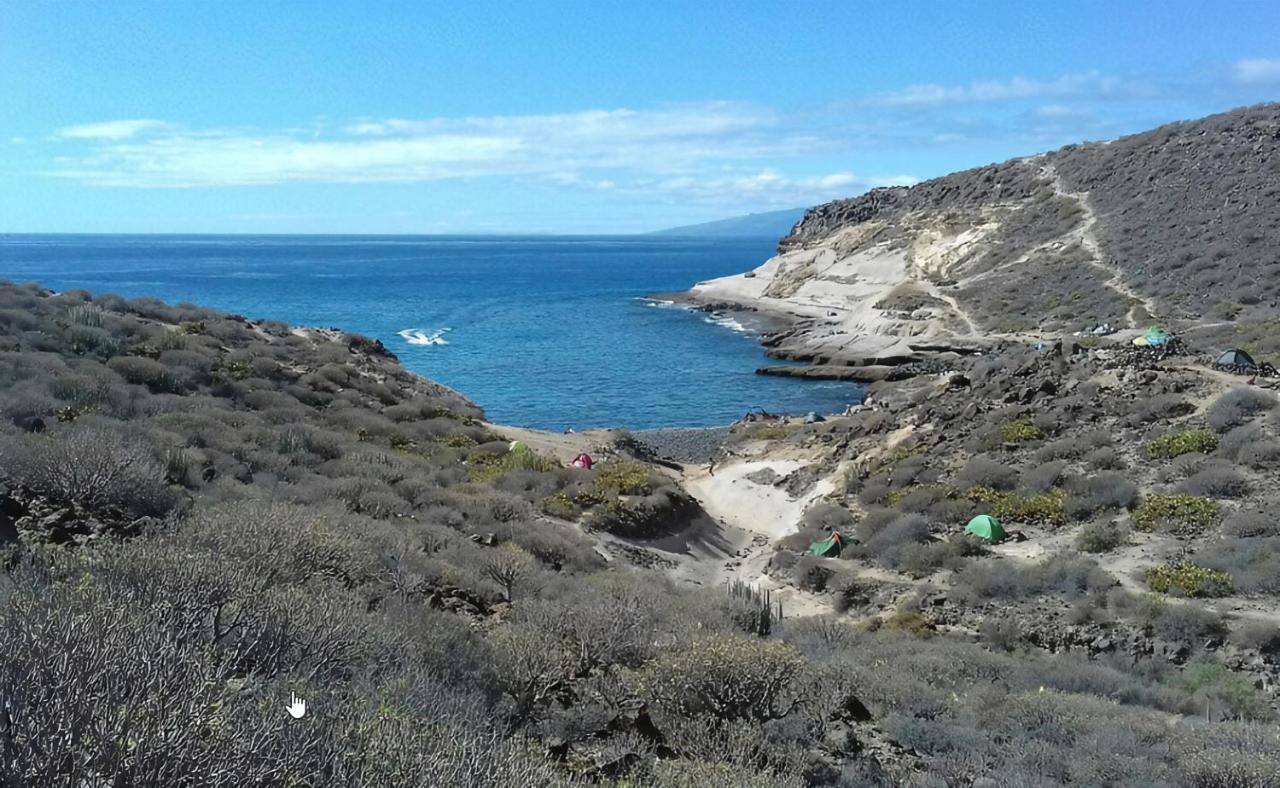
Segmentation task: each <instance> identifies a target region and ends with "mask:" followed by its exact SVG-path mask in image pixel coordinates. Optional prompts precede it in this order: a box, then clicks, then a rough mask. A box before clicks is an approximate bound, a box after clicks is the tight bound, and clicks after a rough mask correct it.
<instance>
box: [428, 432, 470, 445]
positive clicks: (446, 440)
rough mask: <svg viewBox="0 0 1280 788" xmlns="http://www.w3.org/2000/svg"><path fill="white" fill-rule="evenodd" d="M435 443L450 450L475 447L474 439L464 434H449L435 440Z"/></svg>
mask: <svg viewBox="0 0 1280 788" xmlns="http://www.w3.org/2000/svg"><path fill="white" fill-rule="evenodd" d="M436 442H437V443H443V444H444V445H445V446H448V447H449V448H451V449H473V448H475V446H476V440H475V438H472V437H471V436H470V435H467V434H466V433H464V432H451V433H449V434H448V435H445V436H443V437H441V438H437V439H436Z"/></svg>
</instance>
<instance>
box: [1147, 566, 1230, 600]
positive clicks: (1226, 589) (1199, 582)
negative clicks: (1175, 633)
mask: <svg viewBox="0 0 1280 788" xmlns="http://www.w3.org/2000/svg"><path fill="white" fill-rule="evenodd" d="M1146 580H1147V587H1148V588H1150V589H1151V590H1152V591H1156V592H1159V593H1162V594H1173V595H1176V596H1189V597H1206V596H1226V595H1227V594H1229V593H1231V591H1232V589H1233V587H1234V583H1233V582H1232V579H1231V575H1230V574H1228V573H1226V572H1220V571H1217V570H1214V569H1209V568H1207V567H1203V566H1200V565H1198V564H1194V563H1192V562H1190V561H1179V562H1177V563H1172V564H1164V565H1162V566H1157V567H1153V568H1152V569H1150V570H1148V571H1147V575H1146Z"/></svg>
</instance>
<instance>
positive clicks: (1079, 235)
mask: <svg viewBox="0 0 1280 788" xmlns="http://www.w3.org/2000/svg"><path fill="white" fill-rule="evenodd" d="M1040 177H1042V178H1044V179H1045V180H1047V181H1048V182H1049V184H1050V185H1051V186H1052V187H1053V193H1054V194H1055V195H1056V196H1058V197H1066V198H1067V199H1071V200H1075V201H1076V203H1077V204H1078V205H1079V206H1080V211H1081V215H1082V216H1084V221H1082V222H1081V223H1080V224H1079V225H1077V226H1076V227H1074V228H1072V229H1071V230H1070V231H1069V232H1067V233H1066V234H1065V235H1063V236H1062V237H1061V238H1060V239H1056V240H1058V241H1062V242H1063V243H1065V244H1070V243H1072V242H1076V243H1079V244H1080V246H1081V248H1083V249H1084V250H1085V251H1086V252H1088V253H1089V264H1090V265H1092V266H1093V267H1095V268H1097V269H1099V270H1101V271H1103V272H1104V273H1106V274H1107V280H1106V282H1105V284H1106V286H1107V287H1109V288H1111V289H1112V290H1114V291H1116V292H1117V293H1119V294H1120V295H1121V296H1123V297H1124V298H1126V299H1128V300H1129V301H1130V302H1131V303H1133V306H1131V307H1129V311H1128V312H1127V313H1126V314H1125V320H1127V321H1128V323H1129V327H1130V328H1139V327H1140V321H1139V320H1138V319H1137V317H1136V315H1135V314H1134V312H1135V310H1136V309H1137V308H1138V306H1141V307H1142V308H1143V309H1145V310H1146V311H1147V314H1148V315H1151V316H1155V315H1156V314H1158V313H1159V310H1158V309H1157V307H1156V304H1155V302H1154V301H1152V300H1151V299H1150V298H1149V297H1147V296H1144V295H1142V294H1141V293H1139V292H1138V291H1136V290H1134V289H1133V288H1132V287H1130V286H1129V285H1128V284H1127V283H1126V282H1125V281H1124V272H1123V271H1121V270H1120V269H1119V268H1118V267H1115V266H1111V265H1108V264H1107V263H1106V262H1105V260H1104V257H1103V254H1102V247H1101V245H1100V244H1099V243H1098V236H1097V234H1096V233H1094V231H1093V228H1094V227H1095V226H1096V225H1097V224H1098V214H1097V213H1095V212H1094V210H1093V206H1091V205H1089V193H1088V192H1073V191H1068V190H1067V186H1066V184H1064V183H1063V182H1062V176H1061V175H1060V174H1059V173H1058V169H1057V168H1056V167H1055V166H1054V165H1053V164H1051V163H1050V164H1045V165H1044V166H1042V167H1041V168H1040Z"/></svg>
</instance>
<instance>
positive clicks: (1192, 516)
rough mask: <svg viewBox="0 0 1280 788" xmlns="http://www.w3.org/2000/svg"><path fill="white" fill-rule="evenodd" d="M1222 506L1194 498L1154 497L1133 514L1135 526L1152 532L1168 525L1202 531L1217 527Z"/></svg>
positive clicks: (1177, 528)
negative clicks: (1158, 527) (1163, 525)
mask: <svg viewBox="0 0 1280 788" xmlns="http://www.w3.org/2000/svg"><path fill="white" fill-rule="evenodd" d="M1221 515H1222V507H1220V506H1219V505H1218V502H1217V501H1214V500H1211V499H1209V498H1197V497H1196V496H1194V495H1151V496H1148V497H1147V498H1145V499H1144V500H1143V501H1142V503H1140V504H1138V508H1137V509H1135V510H1134V512H1133V527H1134V528H1137V529H1138V530H1139V531H1153V530H1155V529H1156V527H1157V526H1160V525H1162V524H1167V525H1169V526H1171V527H1172V528H1173V529H1174V530H1176V531H1185V532H1193V533H1194V532H1200V531H1205V530H1207V529H1209V528H1212V527H1213V526H1215V525H1217V524H1218V520H1219V518H1220V517H1221Z"/></svg>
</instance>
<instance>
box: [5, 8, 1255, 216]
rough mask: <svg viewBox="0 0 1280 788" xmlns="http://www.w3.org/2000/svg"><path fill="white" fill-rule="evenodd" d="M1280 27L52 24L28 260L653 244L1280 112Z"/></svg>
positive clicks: (508, 16)
mask: <svg viewBox="0 0 1280 788" xmlns="http://www.w3.org/2000/svg"><path fill="white" fill-rule="evenodd" d="M1277 33H1280V3H1276V2H1274V1H1273V0H1272V1H1268V2H1245V1H1243V0H1237V1H1236V2H1230V3H1221V4H1218V3H1207V2H1200V3H1190V2H1176V1H1172V0H1170V1H1165V2H1114V0H1113V1H1112V2H1097V3H1094V2H1061V3H1033V2H1027V1H1026V0H1020V1H1019V2H973V3H943V2H900V3H870V2H863V3H855V2H846V3H817V2H790V3H763V2H749V1H746V0H743V1H741V2H733V3H730V2H705V3H691V2H681V3H666V2H653V1H647V2H643V3H637V2H609V1H608V0H596V1H595V2H584V3H568V2H562V3H550V2H534V1H532V0H522V1H521V2H509V3H488V2H468V3H445V2H439V3H428V2H405V3H390V2H383V3H350V2H341V3H339V2H328V3H326V2H320V1H319V0H313V1H312V2H305V3H304V2H297V3H289V2H267V3H264V2H260V1H255V2H232V1H231V0H219V1H218V2H213V1H212V0H208V1H206V2H200V1H198V0H192V1H191V2H171V3H164V4H162V3H150V2H147V3H143V2H119V3H100V2H60V3H49V2H27V0H10V2H8V3H6V4H5V9H4V12H3V14H0V153H2V155H0V232H302V233H312V232H350V233H360V232H368V233H442V232H447V233H452V232H581V233H607V232H634V231H644V230H650V229H657V228H661V227H665V226H670V225H678V224H688V223H691V222H697V221H704V220H710V219H716V218H722V217H726V216H733V215H737V214H742V213H748V212H753V211H764V210H773V209H778V208H789V207H793V206H799V205H810V204H816V203H818V202H822V201H825V200H828V199H833V198H837V197H844V196H851V195H854V194H857V193H860V192H862V191H864V190H866V189H867V188H870V187H873V186H877V185H885V184H897V183H910V182H912V181H914V180H917V179H924V178H928V177H932V176H935V175H941V174H944V173H947V172H950V171H953V170H956V169H962V168H965V167H971V166H976V165H980V164H985V163H988V162H992V161H998V160H1002V159H1006V158H1009V157H1011V156H1018V155H1024V154H1029V153H1034V152H1037V151H1040V150H1044V149H1047V148H1052V147H1057V146H1060V145H1063V144H1066V143H1069V142H1075V141H1080V140H1085V139H1103V138H1109V137H1114V136H1117V135H1119V134H1124V133H1128V132H1133V131H1139V130H1142V129H1144V128H1148V127H1150V126H1154V125H1158V124H1159V123H1163V122H1166V121H1169V120H1176V119H1184V118H1193V117H1198V116H1201V115H1205V114H1209V113H1212V112H1216V111H1221V110H1225V109H1229V108H1231V107H1235V106H1240V105H1244V104H1251V103H1255V102H1259V101H1268V100H1276V99H1277V98H1280V35H1277Z"/></svg>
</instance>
